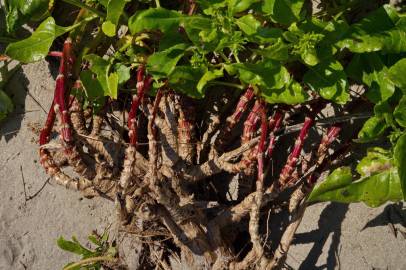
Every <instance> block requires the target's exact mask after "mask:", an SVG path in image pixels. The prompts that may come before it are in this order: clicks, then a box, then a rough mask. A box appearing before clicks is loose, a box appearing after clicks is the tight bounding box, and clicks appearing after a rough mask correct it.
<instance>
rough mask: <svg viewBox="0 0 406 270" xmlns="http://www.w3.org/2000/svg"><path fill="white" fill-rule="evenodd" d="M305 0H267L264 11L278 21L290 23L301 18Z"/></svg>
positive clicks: (264, 3)
mask: <svg viewBox="0 0 406 270" xmlns="http://www.w3.org/2000/svg"><path fill="white" fill-rule="evenodd" d="M303 3H304V0H265V1H263V6H262V11H263V12H265V13H267V14H269V15H270V16H271V18H272V19H273V20H275V21H276V22H278V23H281V24H285V25H290V24H291V23H293V22H296V21H298V20H299V19H300V11H301V10H302V7H303Z"/></svg>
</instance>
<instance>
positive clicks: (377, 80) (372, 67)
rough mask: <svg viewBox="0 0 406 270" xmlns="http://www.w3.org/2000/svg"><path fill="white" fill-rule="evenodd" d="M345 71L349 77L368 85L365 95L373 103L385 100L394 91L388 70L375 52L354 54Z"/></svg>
mask: <svg viewBox="0 0 406 270" xmlns="http://www.w3.org/2000/svg"><path fill="white" fill-rule="evenodd" d="M346 72H347V74H348V75H349V77H351V78H353V79H355V80H356V81H358V82H359V83H364V84H366V85H367V86H368V91H367V93H366V95H367V97H368V98H369V99H370V100H371V101H372V102H374V103H378V102H380V101H385V100H387V99H388V98H390V97H391V96H392V95H393V93H394V92H395V85H394V84H393V82H392V81H391V80H390V78H389V70H388V68H387V67H386V66H385V65H384V63H383V62H382V60H381V58H380V56H379V55H378V54H377V53H369V54H360V55H355V56H354V57H353V59H352V61H351V62H350V64H349V65H348V67H347V70H346Z"/></svg>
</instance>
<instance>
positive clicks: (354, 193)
mask: <svg viewBox="0 0 406 270" xmlns="http://www.w3.org/2000/svg"><path fill="white" fill-rule="evenodd" d="M322 185H323V188H321V189H320V187H321V186H322ZM402 198H403V196H402V192H401V184H400V178H399V175H398V172H397V170H396V168H391V169H388V170H386V171H383V172H381V173H378V174H374V175H371V176H368V177H364V178H361V179H359V180H357V181H354V182H351V178H350V171H349V168H339V169H337V170H335V171H334V172H333V173H332V174H331V175H330V176H329V177H327V179H326V180H325V181H324V182H322V184H320V185H317V186H316V187H315V188H314V190H313V192H312V193H311V194H310V197H309V199H308V200H309V202H316V201H334V202H341V203H353V202H364V203H365V204H366V205H368V206H370V207H378V206H380V205H382V204H384V203H385V202H387V201H393V202H397V201H400V200H402Z"/></svg>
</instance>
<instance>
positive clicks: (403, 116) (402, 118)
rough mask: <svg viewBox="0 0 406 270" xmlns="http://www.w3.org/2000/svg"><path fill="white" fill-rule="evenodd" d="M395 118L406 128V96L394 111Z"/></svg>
mask: <svg viewBox="0 0 406 270" xmlns="http://www.w3.org/2000/svg"><path fill="white" fill-rule="evenodd" d="M393 116H394V117H395V120H396V122H397V123H398V124H399V125H400V126H401V127H404V128H406V95H404V96H403V97H402V99H401V100H400V101H399V104H398V106H397V107H396V108H395V110H394V111H393ZM405 151H406V149H405Z"/></svg>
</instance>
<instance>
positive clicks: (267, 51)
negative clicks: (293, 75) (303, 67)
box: [255, 38, 289, 61]
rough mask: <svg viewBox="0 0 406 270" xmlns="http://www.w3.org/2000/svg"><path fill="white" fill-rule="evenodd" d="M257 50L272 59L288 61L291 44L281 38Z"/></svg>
mask: <svg viewBox="0 0 406 270" xmlns="http://www.w3.org/2000/svg"><path fill="white" fill-rule="evenodd" d="M255 52H256V53H257V54H259V55H262V56H264V57H265V58H268V59H271V60H277V61H286V60H288V58H289V46H288V45H287V44H285V43H284V42H283V41H282V39H281V38H279V39H278V40H277V41H276V42H275V43H273V44H272V45H270V46H268V47H266V48H264V49H262V50H255Z"/></svg>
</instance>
